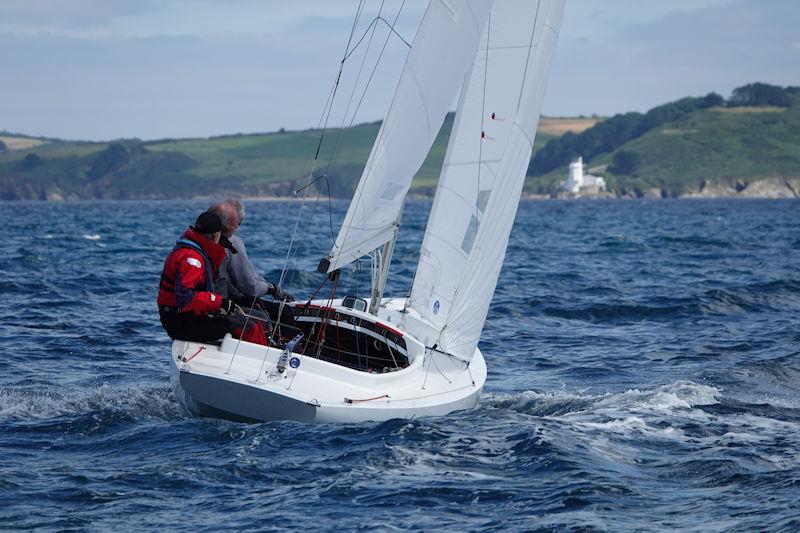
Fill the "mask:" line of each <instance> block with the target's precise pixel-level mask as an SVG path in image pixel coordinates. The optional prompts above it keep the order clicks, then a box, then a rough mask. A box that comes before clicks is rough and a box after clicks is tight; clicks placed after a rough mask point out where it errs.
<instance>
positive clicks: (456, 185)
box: [409, 0, 564, 360]
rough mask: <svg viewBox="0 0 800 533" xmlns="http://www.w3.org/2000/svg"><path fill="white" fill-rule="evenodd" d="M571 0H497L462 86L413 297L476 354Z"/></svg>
mask: <svg viewBox="0 0 800 533" xmlns="http://www.w3.org/2000/svg"><path fill="white" fill-rule="evenodd" d="M563 7H564V2H563V0H539V1H533V0H497V1H496V2H495V3H494V5H493V7H492V10H491V14H490V16H489V19H488V22H487V25H486V28H485V31H484V32H483V34H482V38H481V44H480V47H479V49H478V51H477V54H476V55H475V60H474V62H473V66H472V70H471V72H470V74H469V75H468V77H467V78H466V80H465V81H464V86H463V87H462V89H461V96H460V100H459V105H458V110H457V113H456V118H455V123H454V125H453V132H452V133H451V135H450V142H449V144H448V147H447V154H446V156H445V162H444V166H443V168H442V174H441V176H440V177H439V185H438V188H437V191H436V197H435V200H434V204H433V209H432V211H431V215H430V219H429V221H428V226H427V229H426V232H425V237H424V240H423V244H422V249H421V254H420V262H419V265H418V267H417V273H416V276H415V278H414V285H413V287H412V290H411V297H410V300H409V306H410V307H411V308H412V309H414V310H415V311H416V312H417V313H419V315H421V316H422V317H423V318H424V319H426V320H427V321H428V322H430V323H431V324H433V325H434V326H435V327H436V328H437V329H438V330H440V334H439V339H438V341H437V343H436V344H437V345H438V348H437V349H439V350H442V351H445V352H447V353H450V354H452V355H454V356H456V357H458V358H460V359H464V360H470V359H471V358H472V354H473V352H474V351H475V347H476V346H477V343H478V339H479V338H480V334H481V331H482V329H483V324H484V322H485V320H486V314H487V312H488V310H489V304H490V303H491V300H492V296H493V294H494V290H495V287H496V285H497V278H498V276H499V274H500V269H501V267H502V265H503V260H504V258H505V252H506V246H507V244H508V238H509V234H510V232H511V227H512V224H513V222H514V217H515V215H516V212H517V208H518V205H519V198H520V194H521V192H522V186H523V183H524V180H525V174H526V170H527V167H528V162H529V161H530V156H531V151H532V148H533V140H534V136H535V134H536V126H537V124H538V122H539V114H540V112H541V106H542V100H543V98H544V91H545V87H546V85H547V79H548V75H549V70H550V62H551V58H552V55H553V51H554V49H555V44H556V41H557V39H558V32H559V27H560V24H561V16H562V12H563Z"/></svg>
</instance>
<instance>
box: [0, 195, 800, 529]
mask: <svg viewBox="0 0 800 533" xmlns="http://www.w3.org/2000/svg"><path fill="white" fill-rule="evenodd" d="M205 205H206V204H205V203H204V202H178V203H174V202H98V203H56V204H49V203H0V220H2V221H3V230H4V231H3V239H2V254H0V272H1V273H2V278H0V529H8V530H19V529H28V528H41V529H46V530H112V529H114V530H116V529H123V530H130V529H136V530H150V531H154V530H162V529H167V530H185V531H198V530H200V531H202V530H208V531H212V530H213V531H216V530H221V529H234V530H265V529H278V530H283V529H286V530H312V531H313V530H374V529H378V530H405V529H416V530H433V529H439V528H442V529H447V530H451V531H463V530H497V531H518V530H613V531H627V530H646V531H650V530H665V529H680V530H702V531H743V530H752V531H764V530H770V531H797V530H798V529H800V502H799V501H798V499H799V498H800V202H798V201H777V200H776V201H771V200H751V201H748V200H741V201H725V200H708V201H706V200H697V201H692V200H660V201H524V202H523V203H522V205H521V207H520V211H519V214H518V216H517V221H516V225H515V227H514V231H513V234H512V236H511V242H510V246H509V250H508V255H507V257H506V263H505V267H504V270H503V272H502V274H501V276H500V282H499V286H498V289H497V292H496V294H495V298H494V302H493V304H492V308H491V311H490V313H489V318H488V321H487V323H486V327H485V329H484V333H483V337H482V340H481V344H480V347H481V349H482V350H483V352H484V354H485V356H486V360H487V363H488V366H489V376H488V380H487V382H486V388H485V393H484V397H483V398H482V401H481V404H480V406H479V407H478V408H476V409H474V410H471V411H465V412H458V413H454V414H452V415H450V416H446V417H442V418H421V419H414V420H391V421H388V422H384V423H365V424H359V425H305V424H301V423H294V422H280V423H264V424H241V423H235V422H229V421H224V420H216V419H204V418H195V417H193V416H190V415H189V414H187V413H186V412H184V411H183V409H182V408H181V407H180V406H179V405H178V404H177V403H176V401H175V398H174V396H173V393H172V390H171V387H170V383H169V378H168V368H169V363H168V358H169V351H170V342H169V340H168V338H167V336H166V335H165V334H164V332H163V331H162V330H161V327H160V325H159V321H158V317H157V313H156V310H155V297H156V286H157V281H158V278H159V273H160V269H161V266H162V263H163V260H164V257H165V255H166V254H167V252H168V251H169V249H170V247H171V245H172V243H173V242H174V241H175V239H176V238H177V237H178V235H179V233H180V232H181V231H182V230H183V229H184V228H185V227H186V226H187V225H188V224H190V223H191V222H192V221H193V220H194V218H195V216H196V215H197V214H198V213H199V212H200V211H201V210H202V209H204V207H205ZM312 207H313V209H311V208H312ZM346 207H347V204H346V203H342V202H334V203H333V205H332V213H331V215H330V218H329V211H328V204H327V201H326V200H323V201H320V202H319V203H317V204H316V206H314V205H313V202H312V203H308V204H306V206H305V208H304V214H303V216H302V220H301V222H300V224H298V226H297V231H296V232H293V228H294V227H295V220H296V219H297V214H298V210H299V208H300V204H299V203H297V202H255V201H254V202H249V203H248V204H247V209H248V213H247V217H246V219H245V222H244V224H243V226H242V228H241V235H242V236H243V238H244V239H245V242H247V243H248V246H249V250H250V253H251V256H252V258H253V259H254V262H255V263H256V265H258V267H259V268H260V269H261V270H262V271H263V272H264V273H265V275H267V277H271V278H273V279H276V278H278V277H279V276H280V273H281V271H282V269H283V268H284V265H285V264H286V255H287V253H286V252H287V249H288V247H289V243H290V240H291V238H292V234H293V233H295V242H296V244H297V246H296V249H295V250H296V251H295V253H293V254H292V255H291V257H290V259H289V261H288V268H289V270H288V272H289V276H288V277H289V278H290V279H291V280H292V286H291V288H290V290H291V291H292V292H294V293H295V295H296V296H297V297H298V298H302V297H307V296H308V295H309V294H310V293H311V292H312V291H313V289H315V288H316V287H317V286H318V285H319V283H320V281H321V279H320V277H319V275H318V274H315V273H313V270H314V268H315V266H316V263H317V261H318V260H319V258H320V257H322V256H323V255H325V254H327V252H328V250H329V246H330V242H331V232H332V228H331V226H333V230H336V229H338V226H337V223H338V221H340V220H341V219H342V217H343V214H344V211H345V210H346ZM429 207H430V203H429V202H426V201H421V200H419V201H410V202H409V204H408V205H407V209H406V213H405V215H404V218H403V228H402V231H401V236H400V241H399V244H398V248H397V251H396V254H395V262H394V264H393V269H392V274H391V280H390V290H389V293H390V294H394V295H404V294H406V293H407V291H408V287H409V284H410V281H411V277H412V276H413V273H414V268H415V264H416V254H417V250H418V247H419V243H420V241H421V238H422V232H423V230H424V227H425V223H426V220H427V212H428V209H429ZM343 276H344V279H345V281H344V283H345V288H342V287H340V289H339V293H338V294H340V295H341V294H342V293H343V292H344V291H346V292H350V293H355V292H356V291H357V290H358V292H360V293H361V294H362V295H363V294H364V293H365V292H366V290H367V287H366V285H367V282H368V278H369V273H368V269H367V268H366V265H364V268H363V270H362V272H360V273H358V272H355V271H354V270H349V271H347V272H345V273H344V275H343Z"/></svg>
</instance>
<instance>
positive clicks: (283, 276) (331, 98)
mask: <svg viewBox="0 0 800 533" xmlns="http://www.w3.org/2000/svg"><path fill="white" fill-rule="evenodd" d="M384 2H385V0H382V2H381V10H382V9H383V4H384ZM405 2H406V0H403V2H402V4H401V6H400V9H399V10H398V12H397V14H396V15H395V18H394V22H393V24H389V23H388V22H387V21H386V20H385V19H383V18H382V17H380V11H379V16H378V17H377V18H380V19H381V20H383V22H384V23H385V24H387V25H388V26H389V28H390V29H391V30H392V33H394V34H395V35H397V36H398V37H399V38H400V39H401V40H402V41H403V42H404V43H406V45H408V46H409V47H410V46H411V45H410V44H409V43H408V41H406V40H405V39H404V38H403V37H402V36H401V35H400V34H399V33H398V32H397V31H396V30H395V29H394V24H396V23H397V20H398V18H399V16H400V13H401V11H402V9H403V6H404V5H405ZM363 9H364V0H361V1H360V2H359V6H358V10H357V12H356V17H355V20H354V22H353V26H352V28H351V31H350V37H349V38H348V41H347V46H346V47H345V53H344V55H343V57H342V60H341V61H340V63H339V71H338V73H337V75H336V80H335V82H334V84H333V87H332V88H331V92H330V95H329V98H328V101H327V102H326V107H325V109H324V110H323V113H322V117H320V123H321V124H322V132H321V133H320V139H319V142H318V143H317V149H316V151H315V155H314V158H313V166H312V170H311V172H310V173H309V174H308V182H307V183H306V185H305V186H304V187H301V188H300V189H298V190H297V191H295V195H296V194H299V193H300V192H303V193H304V194H303V199H302V202H301V206H300V209H299V210H298V214H297V220H296V221H295V227H294V230H293V232H292V239H291V242H290V244H289V249H288V250H287V254H286V259H285V261H284V268H283V270H282V272H281V277H280V284H281V285H283V283H284V281H285V280H286V273H287V270H288V265H289V261H290V259H291V257H292V256H293V255H294V253H295V252H296V248H295V249H293V246H294V242H295V241H296V240H297V229H298V227H299V221H300V218H301V216H302V213H303V207H304V204H305V201H306V198H307V196H308V191H309V188H310V185H311V184H312V183H315V182H316V181H318V180H319V179H320V177H316V178H315V177H314V171H315V170H316V168H317V167H316V165H317V161H318V158H319V153H320V151H321V147H322V142H323V139H324V137H325V134H326V130H327V124H328V121H329V119H330V115H331V111H332V109H333V104H334V100H335V96H336V91H337V89H338V87H339V82H340V81H341V77H342V71H343V68H344V64H345V63H346V61H347V59H348V58H349V57H350V56H351V55H352V54H353V52H354V51H355V50H356V49H357V48H358V47H359V45H360V44H361V42H362V41H363V40H364V38H365V37H366V35H367V33H369V32H370V28H371V27H373V31H372V34H374V26H375V25H376V21H375V20H373V21H372V22H371V23H370V25H369V26H368V27H367V29H366V30H365V31H364V33H363V34H362V36H361V38H360V39H359V40H358V41H357V42H356V44H355V45H354V46H353V47H352V48H351V47H350V45H351V43H352V42H353V36H354V35H355V28H356V25H357V22H358V19H359V18H360V16H361V13H362V11H363ZM392 33H389V34H388V35H387V38H386V42H384V45H383V48H382V49H381V53H380V55H379V56H378V60H377V62H376V64H375V65H374V66H373V69H372V72H371V73H370V77H369V79H368V81H367V84H366V85H365V87H364V90H363V92H362V94H361V96H360V98H359V102H358V104H357V107H356V111H355V112H354V113H353V116H352V118H351V121H350V124H349V125H350V126H352V124H353V121H354V120H355V117H356V113H357V112H358V109H359V108H360V107H361V103H362V102H363V100H364V96H365V94H366V91H367V89H368V87H369V84H370V82H371V81H372V79H373V77H374V74H375V71H376V69H377V66H378V63H379V62H380V59H381V57H382V56H383V52H384V50H385V48H386V44H387V42H388V39H389V38H390V37H391V35H392ZM371 41H372V37H370V40H369V43H371ZM368 52H369V45H368V47H367V50H366V51H365V53H364V59H363V60H362V68H363V65H364V62H365V60H366V57H367V54H368ZM360 72H361V69H359V77H360ZM357 82H358V80H356V84H354V86H353V91H352V93H351V96H350V101H349V102H348V107H347V110H348V111H349V108H350V106H351V103H352V100H353V95H355V91H356V89H357ZM346 116H347V111H346V112H345V118H344V120H346ZM343 128H344V121H343V123H342V125H341V126H340V128H339V131H338V132H337V137H336V141H335V144H334V148H333V150H332V153H331V158H329V161H328V165H327V167H326V171H325V172H324V173H323V176H324V177H325V180H326V183H327V192H328V221H329V225H330V226H331V228H332V227H333V214H332V212H333V207H332V201H331V189H330V178H329V170H330V168H331V162H332V161H334V162H335V160H336V156H338V141H339V138H340V136H341V133H342V130H343ZM307 165H308V161H306V164H305V166H306V167H307ZM304 172H305V169H304ZM318 201H319V196H317V201H316V202H315V203H314V208H315V207H316V206H317V204H318ZM312 213H313V209H312ZM308 218H309V221H310V218H311V217H308ZM307 230H308V224H306V227H305V229H304V231H303V236H302V238H301V240H303V239H305V235H306V233H307ZM331 233H333V231H332V232H331ZM333 240H334V245H335V238H334V239H333ZM292 281H293V276H292Z"/></svg>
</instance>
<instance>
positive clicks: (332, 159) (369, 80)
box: [325, 0, 406, 174]
mask: <svg viewBox="0 0 800 533" xmlns="http://www.w3.org/2000/svg"><path fill="white" fill-rule="evenodd" d="M383 4H384V0H382V1H381V7H380V9H379V10H378V15H379V16H380V13H381V10H382V9H383ZM405 5H406V0H403V2H402V3H401V4H400V8H399V9H398V10H397V14H396V15H395V16H394V21H393V22H392V26H395V25H396V24H397V21H398V19H399V18H400V13H401V12H402V11H403V7H404V6H405ZM374 34H375V31H374V28H373V32H372V35H374ZM372 35H370V40H369V42H368V43H367V50H366V51H365V52H364V58H363V59H362V61H361V67H362V68H363V66H364V62H365V61H366V59H367V54H368V52H369V47H370V45H371V44H372ZM391 37H392V34H391V33H387V34H386V39H385V40H384V41H383V46H382V47H381V51H380V53H379V54H378V58H377V59H376V60H375V64H374V65H373V66H372V72H370V74H369V78H367V83H366V84H365V85H364V89H363V90H362V91H361V96H360V97H359V99H358V104H356V108H355V110H354V111H353V115H352V116H351V117H350V122H349V123H348V124H347V127H348V128H349V127H351V126H352V125H353V123H354V122H355V120H356V116H358V111H359V110H360V109H361V104H362V103H364V97H365V96H366V94H367V89H369V86H370V84H371V83H372V79H373V78H374V76H375V72H376V71H377V70H378V65H380V62H381V59H382V58H383V53H384V52H385V51H386V46H387V45H388V44H389V39H390V38H391ZM360 77H361V69H359V71H358V77H357V78H356V83H355V84H353V93H352V94H351V95H350V102H348V103H347V109H346V110H345V112H344V116H343V117H342V126H341V128H340V129H339V133H338V135H337V136H336V142H335V144H334V149H333V151H332V152H331V157H330V158H329V159H328V166H327V168H326V169H325V173H326V174H328V173H330V172H331V169H332V168H335V167H336V159H337V158H338V157H339V152H338V151H337V150H336V147H337V146H338V145H339V138H340V137H341V134H342V130H343V129H344V123H345V121H346V120H347V112H348V111H349V110H350V103H351V102H352V100H353V95H355V90H356V87H357V86H358V79H359V78H360Z"/></svg>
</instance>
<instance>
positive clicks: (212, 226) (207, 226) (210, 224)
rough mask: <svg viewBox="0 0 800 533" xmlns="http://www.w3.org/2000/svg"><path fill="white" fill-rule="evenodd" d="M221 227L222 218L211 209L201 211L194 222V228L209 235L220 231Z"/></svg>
mask: <svg viewBox="0 0 800 533" xmlns="http://www.w3.org/2000/svg"><path fill="white" fill-rule="evenodd" d="M222 229H223V228H222V220H221V219H220V218H219V215H218V214H216V213H212V212H211V211H206V212H204V213H201V214H200V216H199V217H197V220H195V222H194V230H195V231H196V232H198V233H202V234H203V235H210V234H212V233H216V232H218V231H222Z"/></svg>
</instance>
